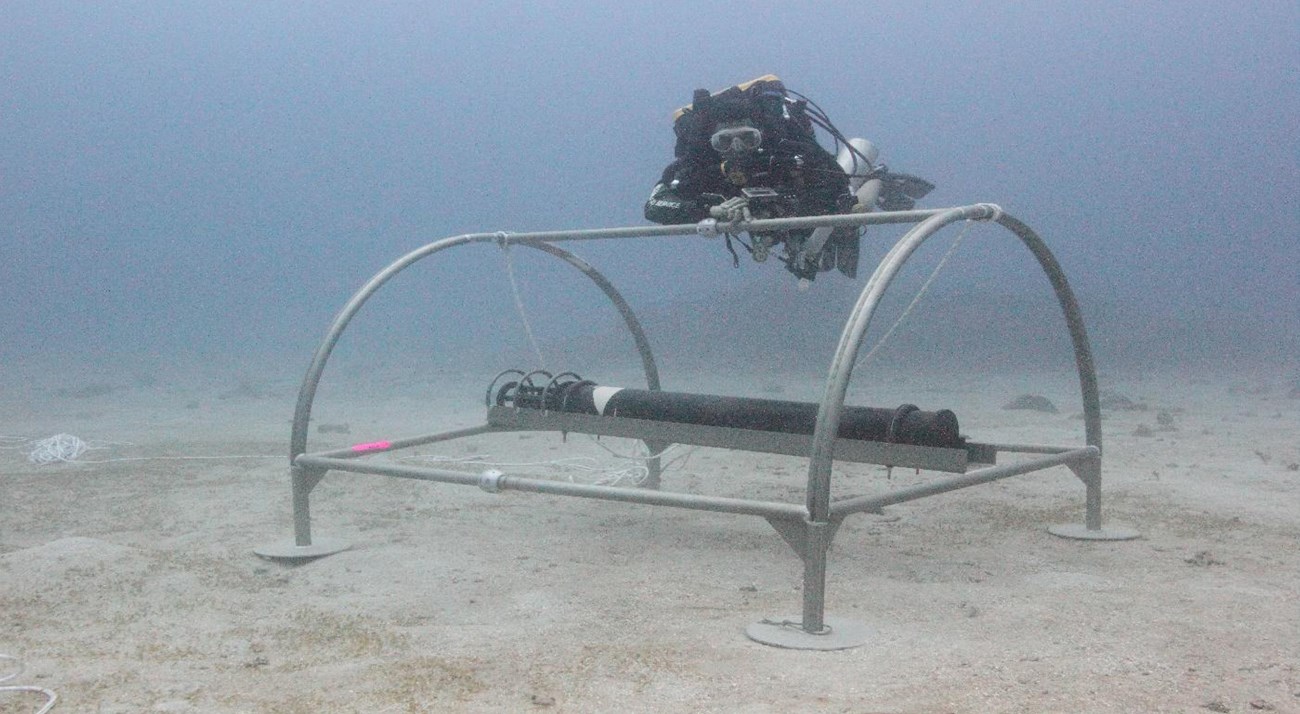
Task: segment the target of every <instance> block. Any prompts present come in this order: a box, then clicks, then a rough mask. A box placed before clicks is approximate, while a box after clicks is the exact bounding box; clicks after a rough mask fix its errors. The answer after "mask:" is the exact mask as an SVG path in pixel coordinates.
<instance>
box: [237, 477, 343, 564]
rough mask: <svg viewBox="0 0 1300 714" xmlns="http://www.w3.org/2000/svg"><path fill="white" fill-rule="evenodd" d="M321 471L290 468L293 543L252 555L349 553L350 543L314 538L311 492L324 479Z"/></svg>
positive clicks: (292, 557)
mask: <svg viewBox="0 0 1300 714" xmlns="http://www.w3.org/2000/svg"><path fill="white" fill-rule="evenodd" d="M325 473H326V472H325V471H323V470H321V469H307V468H303V467H302V466H296V465H295V466H290V467H289V480H290V482H291V483H292V484H293V542H292V543H272V544H270V545H264V546H259V547H257V548H254V549H253V552H254V553H256V554H258V555H260V556H262V557H263V558H269V559H271V560H289V561H295V560H310V559H312V558H320V557H322V556H326V555H333V554H335V553H338V552H340V551H344V550H347V549H348V548H349V547H350V545H351V544H350V543H348V542H347V541H345V540H340V539H338V538H319V539H317V540H316V541H315V542H313V541H312V538H311V492H312V489H314V488H316V484H318V483H320V480H321V479H322V478H324V477H325Z"/></svg>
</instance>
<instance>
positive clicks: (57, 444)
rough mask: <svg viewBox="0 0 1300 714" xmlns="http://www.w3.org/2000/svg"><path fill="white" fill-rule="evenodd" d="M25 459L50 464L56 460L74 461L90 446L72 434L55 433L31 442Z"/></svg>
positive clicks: (35, 462)
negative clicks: (30, 448) (30, 447)
mask: <svg viewBox="0 0 1300 714" xmlns="http://www.w3.org/2000/svg"><path fill="white" fill-rule="evenodd" d="M31 446H33V448H32V450H31V451H29V452H27V460H28V461H30V462H32V463H34V464H52V463H55V462H56V461H64V462H67V461H76V460H77V457H79V456H81V455H82V454H84V453H86V451H87V450H88V449H89V448H90V447H89V446H88V445H87V444H86V442H84V441H82V440H81V439H78V438H77V437H75V436H73V435H72V434H62V433H60V434H55V435H54V436H51V437H48V438H45V439H41V440H40V441H36V442H34V443H33V444H31Z"/></svg>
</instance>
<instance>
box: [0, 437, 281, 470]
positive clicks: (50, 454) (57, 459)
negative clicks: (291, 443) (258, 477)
mask: <svg viewBox="0 0 1300 714" xmlns="http://www.w3.org/2000/svg"><path fill="white" fill-rule="evenodd" d="M0 444H5V445H3V446H0V450H13V449H26V450H27V460H28V461H30V462H32V463H33V464H38V465H41V466H45V465H48V464H55V463H77V464H111V463H117V462H121V461H210V460H221V459H283V458H284V455H283V454H275V455H272V454H231V455H225V456H130V457H124V458H118V459H92V460H84V459H82V458H81V456H82V455H83V454H85V453H86V452H88V451H98V450H100V449H108V448H111V447H114V446H134V444H131V443H130V442H111V441H109V442H95V443H87V442H86V441H84V440H82V439H80V438H78V437H76V436H73V435H72V434H64V433H59V434H55V435H54V436H49V437H46V438H44V439H28V438H26V437H21V436H0Z"/></svg>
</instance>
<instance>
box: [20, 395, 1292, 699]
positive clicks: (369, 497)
mask: <svg viewBox="0 0 1300 714" xmlns="http://www.w3.org/2000/svg"><path fill="white" fill-rule="evenodd" d="M342 376H343V377H345V379H344V380H343V383H345V384H346V385H347V386H345V387H340V388H337V389H325V388H324V387H323V388H322V398H321V401H319V402H318V407H317V410H316V412H315V415H314V417H315V421H314V422H313V424H314V428H313V431H312V444H311V446H312V448H314V449H319V448H323V447H325V446H343V445H347V444H350V443H353V442H360V441H371V440H375V439H381V438H389V437H392V436H403V435H413V434H420V433H428V432H431V431H437V430H441V429H444V428H451V427H459V426H469V425H473V424H476V423H479V422H481V420H482V418H483V409H482V406H481V400H482V392H483V388H484V387H485V386H486V382H487V381H488V380H489V379H490V378H491V374H460V373H452V372H443V373H441V374H433V375H429V376H427V378H425V379H424V380H423V381H421V382H419V383H418V384H416V386H414V387H411V386H410V382H408V381H405V380H402V379H401V378H399V377H393V378H392V379H387V380H386V379H383V378H379V377H375V376H373V375H369V376H366V377H365V378H364V379H354V380H353V381H352V382H348V381H347V379H346V377H347V375H342ZM584 376H587V375H584ZM592 376H594V377H596V378H598V379H602V378H603V377H601V376H599V375H592ZM618 376H619V377H620V378H622V379H629V377H628V376H627V375H618ZM687 376H688V377H689V379H683V378H682V377H681V376H680V375H671V374H669V375H665V377H666V379H665V386H666V387H667V388H671V389H679V390H684V391H698V392H711V393H721V394H743V393H744V392H745V390H746V389H749V390H750V392H751V393H753V394H752V395H753V396H769V397H771V396H779V397H781V398H789V399H816V398H817V396H818V394H819V391H820V383H819V382H818V381H817V380H815V379H809V380H806V381H797V382H786V383H768V384H756V385H741V384H736V383H732V382H731V381H729V379H728V378H726V377H715V376H712V375H687ZM1103 377H1104V379H1103V388H1106V389H1110V390H1113V391H1114V392H1116V393H1120V394H1122V395H1124V396H1126V397H1128V398H1130V399H1131V400H1132V401H1134V402H1135V403H1137V406H1139V407H1145V408H1139V409H1134V410H1108V411H1107V412H1106V419H1105V421H1104V425H1105V437H1106V444H1105V446H1106V451H1105V456H1106V458H1105V462H1104V477H1105V489H1106V495H1105V517H1106V520H1107V522H1108V523H1117V524H1126V525H1130V526H1132V527H1135V528H1137V529H1139V530H1140V531H1141V534H1142V537H1141V538H1140V539H1139V540H1135V541H1129V542H1117V543H1089V542H1078V541H1070V540H1063V539H1059V538H1056V537H1053V536H1052V535H1049V534H1048V533H1047V532H1046V530H1045V527H1046V526H1048V525H1050V524H1054V523H1069V522H1081V520H1082V517H1083V488H1082V485H1081V484H1080V482H1079V481H1078V480H1077V479H1075V478H1074V477H1073V476H1072V474H1071V473H1070V472H1069V470H1068V469H1065V468H1063V467H1058V468H1054V469H1051V470H1048V471H1044V472H1040V473H1037V474H1032V475H1029V476H1022V477H1016V478H1012V479H1007V480H1005V481H1000V482H997V483H995V484H990V485H985V486H980V487H976V488H972V489H967V490H963V491H960V492H956V493H951V494H946V495H942V496H937V497H934V498H929V499H925V500H921V501H916V502H913V503H910V504H905V505H900V506H893V507H890V508H888V509H886V510H885V512H884V513H883V514H882V515H860V516H853V517H850V518H849V519H848V520H846V521H845V523H844V525H843V527H842V528H841V529H840V531H839V533H838V535H837V537H836V539H835V542H834V546H833V548H832V550H831V554H830V564H829V580H828V595H827V613H828V614H829V615H832V616H838V617H844V618H851V619H854V620H858V621H860V622H862V623H865V625H866V626H867V627H868V628H869V629H870V632H871V640H870V642H869V643H868V644H867V645H866V646H864V647H860V648H857V649H850V650H844V651H838V652H805V651H791V650H782V649H777V648H773V647H769V646H765V645H761V644H757V643H755V642H752V641H750V640H748V639H747V638H746V637H745V635H744V634H743V631H744V628H745V627H746V626H747V625H749V624H750V623H753V622H756V621H758V620H762V619H764V618H768V617H776V616H783V615H788V614H790V613H795V612H798V611H799V607H800V602H801V601H800V592H799V591H800V588H801V583H802V570H801V566H800V563H799V561H798V559H797V558H796V557H795V555H794V553H793V552H792V551H791V550H790V549H789V547H788V546H786V545H785V543H784V542H783V541H782V540H781V538H780V537H778V535H777V534H776V532H775V531H773V530H772V529H771V528H770V527H769V525H768V524H767V523H766V522H764V521H763V520H762V519H760V518H755V517H752V516H734V515H722V514H711V513H701V512H693V511H682V510H675V509H667V508H650V507H646V506H638V505H628V504H615V503H606V502H596V501H587V500H580V499H566V498H556V497H549V496H539V495H533V494H523V493H511V492H503V493H500V494H488V493H484V492H482V491H481V490H479V489H477V488H466V487H459V486H450V485H443V484H429V483H421V482H414V481H405V480H397V479H391V478H383V477H376V476H359V475H352V474H331V475H329V476H327V477H326V478H325V480H324V481H323V482H322V483H321V484H320V485H319V486H318V487H317V488H316V490H315V491H314V493H313V495H312V504H313V514H312V515H313V527H314V530H315V533H316V535H317V536H318V537H319V536H328V537H338V538H343V539H346V540H347V541H349V542H350V543H351V544H352V547H351V549H350V550H347V551H345V552H342V553H339V554H337V555H333V556H329V557H326V558H321V559H319V560H315V561H312V562H309V563H306V564H302V565H297V566H288V565H283V564H280V563H276V562H271V561H267V560H263V559H261V558H258V557H257V556H255V555H254V554H253V548H254V547H255V546H259V545H263V544H266V543H271V542H275V541H287V540H288V539H289V538H290V537H291V533H292V528H291V516H290V504H289V485H288V475H287V468H286V464H285V459H286V453H287V448H288V445H287V441H288V428H289V426H288V418H289V416H290V414H291V411H292V404H293V399H294V395H295V393H296V384H295V383H293V382H292V381H291V380H285V381H284V382H283V383H277V384H269V385H268V384H251V383H248V382H236V383H230V382H226V381H223V380H220V379H195V380H182V381H175V382H173V381H171V380H162V381H154V380H152V379H148V380H137V381H136V383H130V384H123V383H120V382H114V381H113V380H109V384H107V385H106V386H97V385H94V384H90V385H87V384H80V383H77V382H71V383H67V384H62V385H42V384H40V381H39V380H31V381H24V382H23V384H21V385H17V386H12V387H10V388H6V390H5V391H4V393H3V396H0V401H3V402H4V403H3V404H0V407H2V411H0V434H3V435H4V436H6V437H8V438H7V439H5V440H4V441H3V445H4V446H6V447H7V448H6V450H4V451H0V617H2V618H3V619H2V622H3V628H2V629H0V653H4V654H9V655H13V656H15V657H19V658H21V659H22V661H23V663H24V665H25V671H24V672H23V673H22V674H21V675H20V676H19V677H18V678H17V679H16V680H14V681H11V682H9V683H10V684H25V685H34V686H39V687H44V688H48V689H50V690H53V691H55V692H57V693H58V695H59V697H60V700H59V702H58V704H57V707H56V709H55V711H56V712H61V711H67V712H105V713H106V712H120V713H126V712H286V713H290V712H367V713H379V712H444V711H464V712H520V711H524V712H527V711H536V712H804V711H808V712H863V713H884V712H899V713H903V712H906V713H915V714H920V713H923V712H924V713H930V712H1205V711H1211V712H1253V711H1277V712H1300V548H1297V545H1298V544H1300V472H1298V471H1297V469H1298V468H1300V467H1298V466H1297V463H1298V462H1300V441H1297V438H1296V436H1297V434H1300V399H1298V398H1295V397H1294V396H1293V395H1292V392H1293V390H1294V388H1295V383H1294V382H1293V381H1288V379H1293V378H1294V375H1288V374H1285V373H1283V372H1282V371H1281V370H1277V371H1274V372H1272V373H1270V372H1269V371H1267V370H1258V371H1256V372H1253V373H1250V374H1243V373H1241V372H1234V373H1231V374H1227V373H1224V374H1214V373H1211V372H1204V373H1199V374H1184V373H1173V372H1159V371H1153V372H1149V373H1145V374H1139V373H1132V374H1126V375H1118V376H1117V375H1103ZM1071 380H1072V375H1071V374H1069V373H1061V374H1050V375H1040V376H1033V377H1024V376H1016V377H1010V376H992V377H987V378H983V377H980V378H977V377H972V376H965V377H953V378H951V379H947V380H937V381H934V380H929V381H920V380H911V381H909V380H906V379H899V380H887V384H886V385H885V386H883V387H875V388H873V389H874V391H873V392H872V393H871V394H870V395H862V394H856V395H851V396H853V397H856V398H858V401H857V402H855V403H866V404H871V405H873V406H893V405H897V404H898V403H901V402H914V403H917V404H919V405H921V406H922V407H923V408H926V409H934V408H951V409H953V410H954V411H956V413H957V414H958V416H959V418H960V419H961V424H962V431H963V433H965V434H966V435H968V436H970V437H971V438H973V439H975V440H977V441H985V442H995V443H1049V444H1078V443H1081V442H1082V421H1081V420H1080V417H1079V407H1078V406H1077V405H1078V396H1077V387H1075V386H1073V382H1072V381H1071ZM128 381H129V380H128ZM755 392H756V393H755ZM1023 393H1036V394H1042V395H1045V396H1048V397H1049V398H1050V399H1052V400H1053V401H1055V402H1056V403H1057V404H1058V405H1060V406H1061V411H1060V413H1058V414H1044V413H1038V412H1029V411H1008V410H1005V409H1003V408H1002V407H1003V406H1004V405H1005V404H1006V403H1007V402H1009V401H1010V400H1011V399H1012V398H1014V397H1016V396H1017V395H1019V394H1023ZM1162 412H1163V413H1164V416H1163V417H1160V418H1159V419H1158V418H1157V417H1158V416H1160V415H1161V413H1162ZM1161 422H1164V423H1163V424H1162V423H1161ZM1170 422H1172V423H1170ZM322 426H326V427H327V431H328V432H329V433H321V429H320V427H322ZM328 427H334V428H333V429H328ZM344 427H345V428H346V432H347V433H340V432H341V431H342V430H343V428H344ZM60 432H65V433H70V434H74V435H76V436H78V437H80V438H82V439H84V440H86V441H87V442H88V443H90V444H91V446H95V447H98V448H95V449H93V450H91V451H88V452H87V453H85V454H84V455H82V456H81V457H80V458H79V461H78V462H76V463H59V464H53V465H44V466H41V465H35V464H31V463H29V462H28V461H27V458H26V456H27V451H28V450H29V447H30V441H31V440H34V439H39V438H43V437H47V436H50V435H52V434H55V433H60ZM601 443H602V444H603V445H605V446H610V447H612V448H614V449H615V450H630V448H631V446H632V442H628V441H623V440H610V439H606V440H603V441H602V442H601ZM415 455H419V456H423V457H429V456H439V457H443V458H454V459H469V460H480V461H493V462H507V463H520V462H528V463H533V464H536V462H546V461H552V460H556V459H567V458H571V457H577V456H585V457H591V458H593V459H595V460H596V461H595V462H594V463H596V464H597V469H598V470H597V471H596V472H590V471H582V470H575V469H574V468H572V467H569V468H563V467H558V466H555V465H545V464H541V465H530V466H517V467H505V470H507V471H511V470H512V469H514V470H517V471H518V472H521V473H530V474H534V475H546V476H550V477H553V478H573V479H576V480H591V479H593V478H598V477H600V476H601V474H602V473H605V472H609V471H613V470H615V469H618V468H622V466H620V465H619V463H618V462H617V460H615V459H614V458H613V457H611V456H610V455H609V454H608V453H607V452H606V451H605V450H604V449H602V448H600V445H597V444H595V443H593V441H592V440H591V439H590V438H588V437H581V436H576V435H570V436H569V438H568V439H567V440H562V439H561V437H560V436H559V435H551V434H529V433H522V434H505V435H493V436H484V437H476V438H473V439H466V440H461V441H456V442H451V443H447V444H440V445H436V446H430V447H424V448H423V449H420V450H419V451H418V454H415ZM677 455H679V456H684V457H685V458H681V459H679V460H678V461H677V462H676V463H675V464H674V467H673V468H672V469H671V470H670V471H669V472H668V473H666V474H665V478H664V486H665V488H667V489H671V490H680V491H688V492H696V493H708V494H715V495H724V496H739V497H746V498H762V499H772V500H786V501H791V502H795V503H801V502H802V500H803V494H804V484H805V480H806V469H807V467H806V460H804V459H797V458H787V457H779V456H767V455H755V454H748V453H737V452H727V451H720V450H714V449H697V450H693V451H690V452H689V453H688V454H686V453H679V454H677ZM178 456H186V457H196V456H204V457H210V456H221V457H232V456H248V457H263V456H264V457H269V458H215V459H193V458H187V459H178V458H173V457H178ZM582 463H593V462H582ZM463 468H467V469H476V468H480V466H479V465H477V464H476V463H470V464H469V465H465V466H463ZM935 477H936V474H932V473H927V472H923V473H920V474H917V473H915V472H913V471H909V470H903V469H894V470H893V472H892V473H890V474H886V472H885V470H884V469H883V468H879V467H874V466H860V465H839V466H837V468H836V472H835V480H834V489H835V491H834V493H835V495H836V497H842V496H848V495H856V494H864V493H880V492H883V491H887V490H889V489H891V488H898V487H903V486H908V485H912V484H916V483H921V482H924V481H925V480H927V479H931V478H935ZM42 701H43V699H42V698H41V697H40V696H38V695H36V694H16V693H15V694H5V695H0V712H5V713H6V714H8V713H10V712H20V713H27V712H34V711H36V710H37V709H39V708H40V706H41V703H42Z"/></svg>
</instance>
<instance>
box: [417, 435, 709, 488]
mask: <svg viewBox="0 0 1300 714" xmlns="http://www.w3.org/2000/svg"><path fill="white" fill-rule="evenodd" d="M590 438H591V440H592V442H593V443H594V444H596V445H597V446H599V447H600V448H602V449H604V450H605V451H606V452H608V453H609V454H610V455H611V456H613V457H614V458H616V459H620V460H623V461H634V462H640V463H636V464H632V465H629V466H627V467H625V468H610V466H609V465H608V464H602V463H601V462H600V461H599V460H597V459H596V458H595V457H593V456H571V457H568V458H563V459H549V460H545V461H516V462H508V461H490V460H489V459H490V458H491V457H488V456H439V455H436V454H431V455H426V456H406V457H403V458H402V459H401V460H402V461H413V462H419V463H427V464H472V465H474V466H485V467H492V468H512V469H519V468H530V467H538V466H545V467H549V468H553V469H559V470H568V472H567V473H565V474H564V478H565V480H567V481H568V482H569V483H577V482H578V479H576V478H575V477H574V472H578V473H583V474H595V475H596V478H595V479H594V480H591V481H585V482H586V483H590V484H592V485H595V486H618V485H620V484H624V483H627V484H631V485H633V486H640V485H641V484H643V483H645V480H646V478H648V477H649V475H650V467H649V466H647V465H646V463H645V462H647V461H649V460H650V459H657V458H662V457H664V456H667V455H669V454H673V453H676V452H677V451H680V450H682V446H681V445H680V444H672V445H670V446H668V448H666V449H664V450H662V451H660V452H659V453H656V454H651V453H646V454H640V455H638V454H623V453H619V452H617V451H615V450H613V449H611V448H610V447H608V446H606V445H605V444H603V443H601V442H600V441H599V440H598V439H596V438H595V437H590ZM642 448H644V444H643V445H642ZM695 448H696V447H690V448H688V449H685V450H684V452H683V453H681V454H679V455H677V456H675V457H673V458H672V459H670V460H669V461H668V463H666V464H664V465H663V466H662V470H664V471H667V470H668V469H669V468H670V467H673V466H677V465H678V462H681V464H680V466H685V465H686V460H687V459H689V457H690V455H691V453H693V452H694V451H695ZM680 466H679V467H680Z"/></svg>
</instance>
